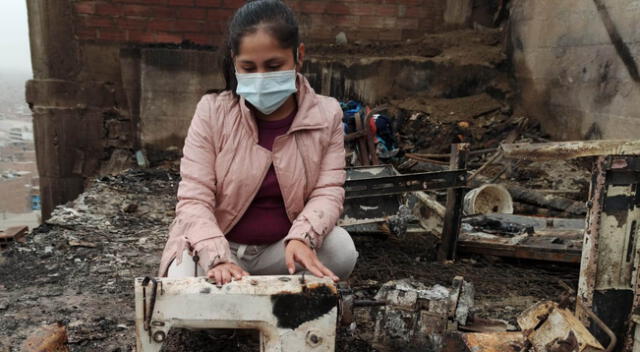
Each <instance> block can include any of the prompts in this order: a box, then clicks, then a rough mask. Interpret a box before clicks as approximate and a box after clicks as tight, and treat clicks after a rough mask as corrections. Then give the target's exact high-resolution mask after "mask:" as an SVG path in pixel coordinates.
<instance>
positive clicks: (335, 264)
mask: <svg viewBox="0 0 640 352" xmlns="http://www.w3.org/2000/svg"><path fill="white" fill-rule="evenodd" d="M229 247H230V249H231V256H232V259H233V260H235V262H236V263H238V265H240V266H241V267H242V269H244V270H245V271H247V272H248V273H250V274H251V275H287V274H289V271H288V270H287V265H286V263H285V259H284V239H282V240H280V241H278V242H276V243H273V244H269V245H245V244H239V243H235V242H229ZM317 255H318V259H320V262H322V264H324V266H326V267H327V268H329V270H331V271H332V272H333V273H334V274H336V275H337V276H338V277H339V278H340V279H341V280H345V279H347V278H348V277H349V275H351V272H352V271H353V268H354V267H355V265H356V260H357V259H358V252H357V251H356V247H355V245H354V244H353V240H352V239H351V236H350V235H349V233H348V232H347V231H346V230H345V229H343V228H342V227H339V226H336V227H334V228H333V230H332V231H331V232H330V233H329V234H327V236H326V237H325V238H324V241H323V242H322V246H321V247H320V248H319V249H318V250H317ZM296 269H297V271H298V272H300V271H302V267H300V265H299V264H296ZM196 270H197V274H198V276H205V275H206V273H205V272H204V270H202V268H201V267H200V266H199V265H198V266H197V269H196V263H195V262H194V261H193V260H192V258H191V257H190V256H189V252H188V251H184V252H183V253H182V260H181V261H180V265H177V264H176V261H175V260H174V261H173V262H172V263H171V265H169V271H168V273H167V277H170V278H181V277H191V276H194V274H195V273H196Z"/></svg>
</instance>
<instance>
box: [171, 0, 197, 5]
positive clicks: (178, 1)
mask: <svg viewBox="0 0 640 352" xmlns="http://www.w3.org/2000/svg"><path fill="white" fill-rule="evenodd" d="M169 5H178V6H193V0H169Z"/></svg>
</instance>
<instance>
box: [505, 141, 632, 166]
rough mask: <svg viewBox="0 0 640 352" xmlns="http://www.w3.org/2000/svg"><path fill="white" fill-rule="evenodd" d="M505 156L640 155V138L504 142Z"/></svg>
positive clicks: (576, 156)
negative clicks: (533, 142)
mask: <svg viewBox="0 0 640 352" xmlns="http://www.w3.org/2000/svg"><path fill="white" fill-rule="evenodd" d="M500 149H501V150H502V151H503V152H504V156H505V157H508V158H515V159H528V160H539V161H543V160H561V159H574V158H581V157H590V156H606V155H638V154H640V140H638V139H631V140H594V141H574V142H553V143H537V144H532V143H516V144H502V145H501V146H500Z"/></svg>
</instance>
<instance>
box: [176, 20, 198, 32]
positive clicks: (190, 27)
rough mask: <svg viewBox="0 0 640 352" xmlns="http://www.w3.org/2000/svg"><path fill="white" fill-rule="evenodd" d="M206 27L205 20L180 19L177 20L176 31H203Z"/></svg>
mask: <svg viewBox="0 0 640 352" xmlns="http://www.w3.org/2000/svg"><path fill="white" fill-rule="evenodd" d="M203 28H204V23H203V22H197V21H189V20H178V21H176V26H175V29H174V30H175V31H177V32H201V31H202V29H203Z"/></svg>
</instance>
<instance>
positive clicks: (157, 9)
mask: <svg viewBox="0 0 640 352" xmlns="http://www.w3.org/2000/svg"><path fill="white" fill-rule="evenodd" d="M151 13H152V14H153V17H161V18H174V17H176V10H175V8H172V7H164V6H154V7H153V9H151Z"/></svg>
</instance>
